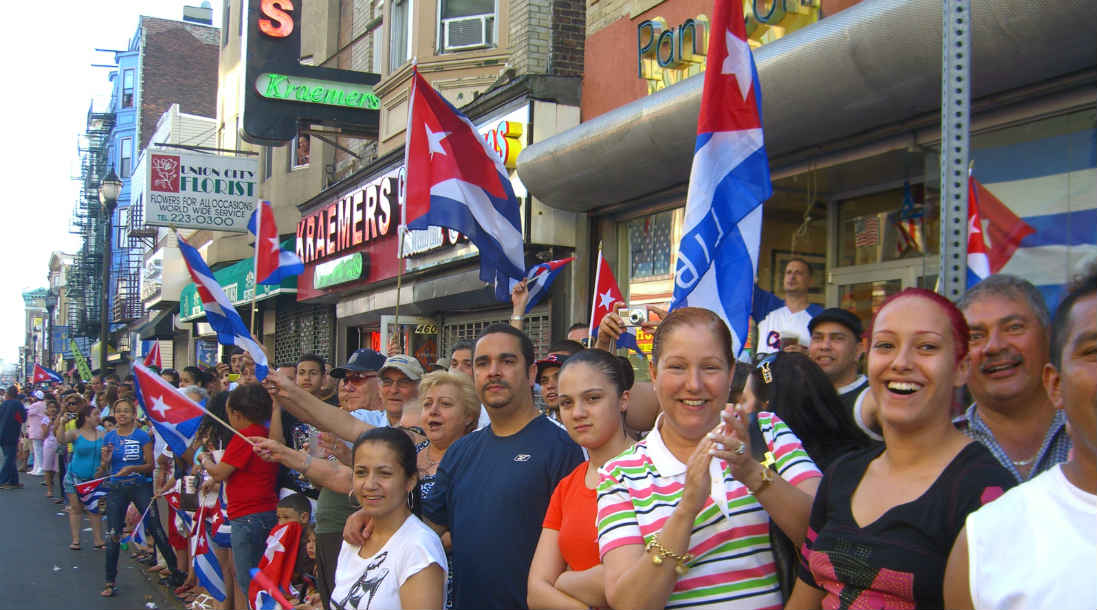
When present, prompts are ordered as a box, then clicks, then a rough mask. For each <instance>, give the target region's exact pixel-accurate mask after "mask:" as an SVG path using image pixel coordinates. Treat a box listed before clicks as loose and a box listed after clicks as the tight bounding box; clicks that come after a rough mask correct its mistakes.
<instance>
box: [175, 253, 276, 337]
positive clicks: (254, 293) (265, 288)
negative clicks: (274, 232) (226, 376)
mask: <svg viewBox="0 0 1097 610" xmlns="http://www.w3.org/2000/svg"><path fill="white" fill-rule="evenodd" d="M288 242H289V240H286V241H285V242H282V244H281V246H282V248H289V243H288ZM213 278H214V279H215V280H217V283H218V284H220V285H221V288H222V289H224V291H225V296H227V297H228V298H229V301H230V302H232V304H233V305H236V306H239V305H246V304H248V303H251V302H252V300H263V299H266V298H268V297H272V296H275V295H279V294H285V293H293V292H296V288H297V278H295V277H291V278H287V279H284V280H282V283H281V284H278V285H276V286H270V285H267V284H259V285H258V286H256V285H255V258H253V257H250V256H249V257H248V258H245V259H243V260H241V261H239V262H237V263H235V264H232V265H229V266H228V267H225V268H224V269H218V270H217V271H214V272H213ZM205 315H206V310H205V309H204V308H203V307H202V299H201V298H200V297H199V296H198V288H197V287H196V286H195V285H194V282H190V283H188V284H187V285H186V286H184V287H183V291H182V292H181V293H180V294H179V321H180V322H190V321H191V320H196V319H198V318H201V317H203V316H205Z"/></svg>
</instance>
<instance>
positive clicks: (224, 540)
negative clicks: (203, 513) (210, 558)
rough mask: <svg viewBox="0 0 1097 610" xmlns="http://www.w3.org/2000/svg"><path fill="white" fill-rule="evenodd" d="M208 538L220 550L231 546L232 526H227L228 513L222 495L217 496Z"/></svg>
mask: <svg viewBox="0 0 1097 610" xmlns="http://www.w3.org/2000/svg"><path fill="white" fill-rule="evenodd" d="M209 532H210V538H212V539H213V541H214V542H215V543H216V544H217V546H220V547H222V548H228V547H230V546H232V526H231V525H229V513H228V509H226V508H225V499H224V497H223V496H222V494H220V493H218V495H217V510H215V511H214V512H213V515H212V516H211V517H210V525H209Z"/></svg>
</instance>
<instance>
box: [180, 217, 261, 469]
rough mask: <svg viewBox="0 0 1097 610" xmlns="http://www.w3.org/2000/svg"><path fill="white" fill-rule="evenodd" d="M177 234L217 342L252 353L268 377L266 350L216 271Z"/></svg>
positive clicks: (252, 356) (257, 374)
mask: <svg viewBox="0 0 1097 610" xmlns="http://www.w3.org/2000/svg"><path fill="white" fill-rule="evenodd" d="M175 237H176V239H177V240H178V241H179V252H181V253H182V254H183V260H184V261H185V262H186V263H187V271H189V272H190V277H191V279H192V280H194V286H195V288H197V289H198V298H199V299H201V300H202V308H203V309H205V310H206V322H208V323H209V325H210V326H212V327H213V330H214V331H216V332H217V342H218V343H220V344H221V345H235V346H237V347H240V348H242V349H244V350H245V351H247V352H248V353H249V354H251V358H252V360H254V361H255V376H256V377H257V378H258V379H259V380H260V381H262V380H263V379H266V377H267V371H268V370H269V365H268V364H267V355H266V353H264V352H263V349H262V348H260V347H259V344H258V343H256V342H255V339H253V338H252V337H251V333H250V332H248V327H247V325H245V324H244V320H243V319H242V318H241V317H240V314H239V313H237V312H236V308H235V307H234V306H233V305H232V301H230V300H229V298H228V296H226V295H225V290H224V289H223V288H221V284H219V283H217V279H216V278H215V277H213V272H212V271H210V268H209V266H208V265H206V261H205V260H203V259H202V255H201V254H200V253H199V252H198V250H196V249H195V248H194V247H193V246H191V245H190V244H188V243H187V242H186V241H184V240H183V236H182V235H179V234H178V233H176V234H175ZM180 455H181V454H180Z"/></svg>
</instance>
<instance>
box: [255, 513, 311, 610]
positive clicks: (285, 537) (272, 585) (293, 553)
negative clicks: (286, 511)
mask: <svg viewBox="0 0 1097 610" xmlns="http://www.w3.org/2000/svg"><path fill="white" fill-rule="evenodd" d="M300 542H301V524H300V523H297V522H296V521H291V522H289V523H283V524H281V525H278V526H275V527H274V529H272V530H271V531H270V534H269V535H268V536H267V548H266V550H265V551H264V552H263V556H262V557H261V558H260V559H259V567H258V568H256V569H255V570H253V571H252V581H251V586H249V587H248V599H249V600H251V602H252V608H255V609H256V610H259V609H264V608H272V609H273V608H277V607H278V606H277V605H276V603H284V599H285V598H284V595H285V593H287V592H289V586H290V579H291V578H292V577H293V568H294V566H295V565H296V563H297V547H298V545H299V544H300ZM272 596H273V597H272ZM289 607H292V605H291V606H289Z"/></svg>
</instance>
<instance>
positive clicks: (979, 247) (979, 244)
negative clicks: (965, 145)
mask: <svg viewBox="0 0 1097 610" xmlns="http://www.w3.org/2000/svg"><path fill="white" fill-rule="evenodd" d="M989 276H990V258H988V257H987V244H986V241H984V240H983V218H982V216H981V215H980V214H979V197H978V195H977V193H976V189H975V176H973V175H972V173H971V171H970V170H969V171H968V201H967V286H968V288H971V287H972V286H974V285H976V284H978V283H979V282H981V281H983V280H985V279H987V277H989Z"/></svg>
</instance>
